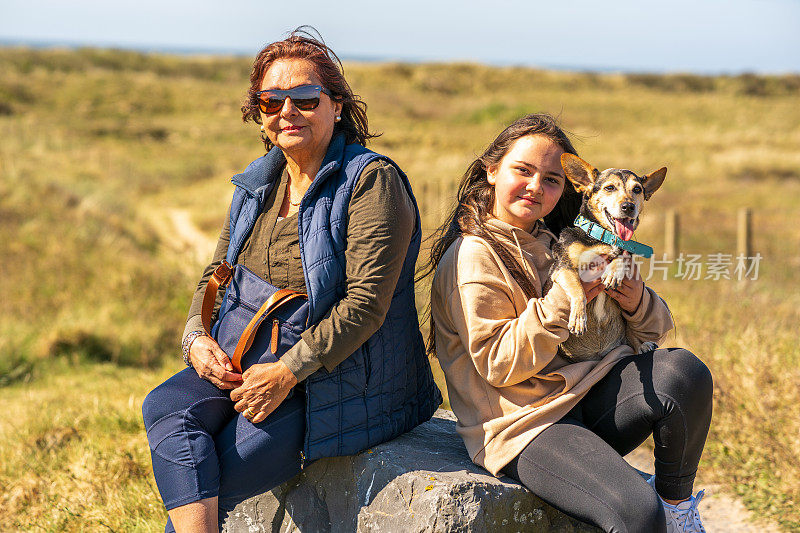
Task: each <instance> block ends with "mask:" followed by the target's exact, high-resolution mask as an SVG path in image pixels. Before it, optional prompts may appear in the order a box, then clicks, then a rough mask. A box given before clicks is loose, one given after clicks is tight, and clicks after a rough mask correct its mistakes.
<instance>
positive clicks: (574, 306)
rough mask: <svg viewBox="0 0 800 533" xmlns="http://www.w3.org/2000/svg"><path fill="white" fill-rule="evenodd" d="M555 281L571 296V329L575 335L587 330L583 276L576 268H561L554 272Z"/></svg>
mask: <svg viewBox="0 0 800 533" xmlns="http://www.w3.org/2000/svg"><path fill="white" fill-rule="evenodd" d="M552 278H553V281H555V282H557V283H558V284H559V285H561V287H562V288H563V289H564V292H566V293H567V297H568V298H569V304H570V306H569V326H568V327H569V331H570V333H573V334H575V335H583V334H584V333H585V332H586V325H587V317H586V293H585V292H584V290H583V285H582V284H581V278H580V276H578V272H577V271H576V270H571V269H569V268H563V267H562V268H560V269H558V270H556V271H555V272H553V275H552Z"/></svg>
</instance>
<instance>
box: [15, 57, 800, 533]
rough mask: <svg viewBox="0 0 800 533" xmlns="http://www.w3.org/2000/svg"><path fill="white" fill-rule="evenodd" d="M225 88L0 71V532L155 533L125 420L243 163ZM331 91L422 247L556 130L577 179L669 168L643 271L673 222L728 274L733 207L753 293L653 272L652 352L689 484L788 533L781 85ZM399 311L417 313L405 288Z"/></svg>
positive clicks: (548, 80)
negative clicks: (185, 222)
mask: <svg viewBox="0 0 800 533" xmlns="http://www.w3.org/2000/svg"><path fill="white" fill-rule="evenodd" d="M248 74H249V61H248V60H246V59H239V58H224V57H217V58H206V57H198V58H185V57H175V56H161V55H146V54H139V53H134V52H123V51H114V50H92V49H85V50H75V51H64V50H39V51H33V50H28V49H10V48H6V49H0V272H2V275H3V278H4V284H3V302H4V303H5V312H4V313H3V316H2V318H0V354H2V357H0V387H2V395H0V522H2V523H3V524H6V525H7V526H8V527H10V528H11V529H21V530H47V531H83V530H98V529H110V530H114V531H119V530H131V531H133V530H141V531H151V530H152V531H156V530H159V529H160V528H162V527H163V520H164V517H165V514H164V512H163V509H162V507H161V504H160V501H159V499H158V495H157V492H156V490H155V484H154V482H153V480H152V475H151V473H150V463H149V452H148V450H147V444H146V439H145V437H144V432H143V428H142V424H141V420H140V415H139V412H140V408H141V402H142V400H143V398H144V396H145V394H146V393H147V391H148V390H149V389H150V388H152V387H153V386H154V385H155V384H157V383H158V382H160V381H161V380H163V379H164V378H165V377H166V376H168V375H169V374H170V373H171V372H174V371H175V370H176V369H178V368H180V364H181V363H180V356H179V353H178V349H177V344H178V342H179V335H180V332H181V331H182V326H183V321H184V320H185V313H186V310H187V309H188V304H189V299H190V296H191V293H192V291H193V288H194V284H195V283H196V280H197V278H198V277H199V274H200V271H201V269H202V266H203V261H204V260H205V259H203V257H205V258H206V259H207V258H208V257H210V255H211V251H212V250H211V249H207V250H205V254H204V253H203V250H202V249H201V250H198V249H197V248H198V246H201V245H202V244H203V242H205V244H206V246H207V244H208V242H212V243H213V242H214V240H215V238H216V235H217V233H218V231H219V228H220V227H221V224H222V219H223V217H224V214H225V209H226V207H227V204H228V201H229V200H230V194H231V191H232V189H231V185H230V182H229V181H228V178H229V177H230V176H231V175H232V174H233V173H235V172H238V171H240V170H241V169H242V168H244V166H245V165H246V164H247V163H248V162H249V161H251V160H252V159H254V158H256V157H258V156H259V155H261V154H262V153H263V146H261V145H260V143H259V141H258V127H257V126H255V125H252V124H247V125H244V124H242V122H241V119H240V112H239V106H240V105H241V99H242V97H243V95H244V92H245V89H246V85H247V76H248ZM346 74H347V76H348V79H349V80H350V83H351V85H352V86H353V88H354V89H355V91H356V92H357V93H359V94H361V95H362V96H363V98H364V100H365V101H366V102H367V103H368V104H369V116H370V121H371V122H370V124H371V126H372V129H374V130H376V131H378V132H382V133H383V134H382V136H380V137H379V138H377V139H375V141H374V142H373V143H372V145H371V146H372V147H373V148H374V149H375V150H377V151H381V152H383V153H386V154H388V155H390V156H391V157H392V158H393V159H394V160H395V161H397V162H398V163H399V164H400V165H401V166H402V167H403V168H404V169H405V170H406V171H407V173H408V174H409V176H410V177H411V179H412V182H413V184H414V187H415V190H416V191H417V195H418V197H420V203H421V206H422V209H423V217H424V221H425V226H426V227H427V228H428V229H432V228H434V227H435V226H436V224H437V223H438V221H439V220H440V218H441V215H442V213H443V210H444V209H445V208H446V207H447V206H449V202H450V201H451V200H452V199H451V197H450V196H449V195H450V194H452V193H451V191H452V189H453V187H454V184H455V183H456V182H457V180H458V178H459V176H460V174H461V173H462V172H463V171H464V169H465V168H466V166H467V164H468V163H469V162H470V161H471V160H472V159H473V158H474V156H475V154H476V153H477V152H479V151H481V150H482V149H483V147H484V146H485V145H486V144H487V143H488V142H489V141H490V140H491V139H492V138H493V137H494V136H495V135H496V134H497V133H498V132H499V131H500V129H501V128H502V127H503V126H504V125H505V124H507V123H508V122H509V121H511V120H513V119H514V118H516V117H517V116H519V115H521V114H524V113H528V112H534V111H548V112H551V113H553V114H556V115H559V116H560V118H561V121H562V123H563V124H564V126H565V127H566V128H567V129H568V130H569V131H571V132H572V133H573V134H574V135H575V138H576V147H577V148H578V151H579V152H580V153H581V156H582V157H584V158H585V159H587V160H588V161H590V162H592V163H593V164H595V165H596V166H598V167H600V168H606V167H611V166H615V167H627V168H631V169H633V170H635V171H638V172H646V171H650V170H653V169H656V168H658V167H660V166H667V167H668V168H669V173H668V175H667V180H666V182H665V184H664V186H663V187H662V189H661V190H659V192H658V193H657V194H656V195H655V196H654V201H653V202H652V203H651V205H648V207H647V211H646V213H645V220H644V221H643V223H642V226H641V228H640V229H639V230H638V232H637V240H640V241H643V242H647V243H650V244H651V245H653V246H654V247H655V248H656V253H659V252H660V251H661V250H663V245H664V238H663V226H664V213H665V211H666V210H667V209H675V210H677V212H678V213H679V214H680V217H681V240H680V243H681V244H680V249H681V251H682V252H684V253H685V254H700V255H701V256H703V257H704V258H707V256H708V254H712V253H723V254H734V255H735V253H736V215H737V211H738V210H739V209H740V208H743V207H749V208H751V209H752V212H753V228H754V235H753V248H754V250H755V251H757V252H759V253H760V254H761V255H762V257H763V258H762V260H761V263H760V265H759V273H758V279H756V280H750V281H744V282H739V281H737V280H736V279H731V280H725V279H722V280H717V281H715V280H713V279H709V280H705V279H701V280H698V281H693V280H683V279H679V278H678V277H676V269H675V265H673V266H672V267H671V269H670V270H669V271H668V273H667V276H666V278H667V279H663V276H662V275H661V274H660V273H659V274H658V275H655V276H653V277H652V279H650V280H649V281H648V283H649V284H650V285H652V286H653V287H654V288H655V289H656V290H657V291H658V292H659V293H660V294H661V295H662V296H663V297H664V298H665V299H666V300H667V302H668V303H669V304H670V307H671V309H672V312H673V314H674V316H675V317H676V322H677V324H678V328H677V332H676V335H675V337H674V341H672V342H673V344H674V345H680V346H686V347H688V348H690V349H691V350H693V351H694V352H695V353H696V354H698V355H699V356H700V357H701V358H702V359H703V360H704V361H705V362H706V363H707V364H708V365H709V367H710V368H711V370H712V372H713V374H714V376H715V385H716V389H715V405H714V422H713V425H712V429H711V434H710V435H709V440H708V444H707V448H706V453H705V455H704V458H703V463H702V464H701V469H702V471H703V475H704V479H707V480H709V481H715V482H719V483H722V485H723V486H724V487H726V488H727V489H728V490H730V492H731V493H735V494H738V495H740V496H741V497H742V499H743V501H744V502H745V504H746V505H747V506H748V507H749V508H751V509H753V510H755V511H757V513H758V514H759V515H764V516H769V517H771V518H773V519H774V520H776V521H777V522H779V523H780V524H781V525H782V527H784V528H785V529H786V530H800V511H798V509H799V508H800V466H798V463H797V461H796V460H795V457H796V450H797V449H798V448H800V420H799V419H798V417H797V415H796V405H797V404H798V403H800V370H798V368H799V367H800V365H799V363H800V349H799V348H798V345H797V341H796V337H795V327H796V326H797V324H798V323H800V320H799V319H800V311H798V309H800V294H798V292H797V287H798V281H800V277H799V276H798V275H797V271H798V269H799V268H800V232H798V231H797V230H796V229H795V221H796V220H797V219H798V218H799V217H800V203H799V202H798V200H797V198H798V197H800V196H799V195H800V148H799V147H800V108H798V106H797V102H798V96H800V76H772V77H763V76H751V75H743V76H735V77H703V76H694V75H678V74H676V75H664V76H656V75H622V74H607V75H606V74H603V75H600V74H594V73H566V72H547V71H539V70H533V69H524V68H494V67H486V66H480V65H471V64H421V65H406V64H348V65H347V66H346ZM422 191H425V194H421V192H422ZM432 191H444V194H443V195H441V196H438V195H436V194H433V192H432ZM176 212H179V213H181V214H184V215H186V216H187V217H188V219H189V220H190V221H191V222H192V223H193V224H194V225H195V226H196V227H197V228H199V229H200V230H201V231H202V232H203V236H204V237H205V241H200V242H198V241H197V239H194V240H192V239H191V238H188V237H187V236H186V235H185V234H184V233H182V232H181V231H180V229H179V228H177V227H176V226H175V223H174V222H175V219H174V217H173V216H172V215H171V214H174V213H176ZM201 248H202V246H201ZM732 268H733V267H731V270H730V273H731V277H734V278H735V275H733V270H732ZM647 273H648V272H647V271H646V269H645V274H647ZM702 275H703V277H705V275H706V271H705V270H704V271H703V272H702ZM418 296H419V298H418V299H419V302H418V303H419V306H420V309H422V308H423V307H424V305H425V304H426V299H427V291H426V287H425V284H424V283H423V284H422V285H421V286H420V288H419V294H418ZM440 377H441V376H439V378H440ZM439 383H440V385H442V387H443V381H442V380H441V379H439ZM5 527H6V526H4V528H5Z"/></svg>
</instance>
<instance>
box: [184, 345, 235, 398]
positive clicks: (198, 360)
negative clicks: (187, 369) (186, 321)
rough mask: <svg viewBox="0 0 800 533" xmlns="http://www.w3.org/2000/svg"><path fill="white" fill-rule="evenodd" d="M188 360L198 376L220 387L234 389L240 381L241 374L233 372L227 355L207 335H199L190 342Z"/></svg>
mask: <svg viewBox="0 0 800 533" xmlns="http://www.w3.org/2000/svg"><path fill="white" fill-rule="evenodd" d="M189 360H190V361H191V363H192V367H193V368H194V369H195V371H196V372H197V375H198V376H200V377H201V378H203V379H205V380H206V381H209V382H211V383H213V384H214V385H216V386H217V387H219V388H220V389H234V388H236V387H238V386H239V385H240V384H241V383H242V375H241V374H239V373H237V372H234V370H233V366H232V365H231V360H230V358H229V357H228V355H227V354H226V353H225V352H224V351H222V348H220V347H219V344H217V341H215V340H214V339H212V338H211V337H209V336H208V335H201V336H199V337H197V338H196V339H195V340H194V341H193V342H192V346H191V347H190V348H189Z"/></svg>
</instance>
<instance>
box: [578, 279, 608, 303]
mask: <svg viewBox="0 0 800 533" xmlns="http://www.w3.org/2000/svg"><path fill="white" fill-rule="evenodd" d="M581 285H583V292H585V293H586V303H589V302H591V301H592V300H594V299H595V297H597V295H598V294H600V293H601V292H603V289H604V288H605V287H604V286H603V282H602V281H601V280H600V279H596V280H594V281H583V280H581Z"/></svg>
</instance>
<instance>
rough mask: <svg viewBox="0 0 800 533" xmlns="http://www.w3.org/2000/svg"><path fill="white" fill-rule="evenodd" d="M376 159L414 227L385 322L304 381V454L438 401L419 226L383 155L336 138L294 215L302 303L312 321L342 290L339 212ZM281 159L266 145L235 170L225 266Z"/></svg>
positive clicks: (346, 444)
mask: <svg viewBox="0 0 800 533" xmlns="http://www.w3.org/2000/svg"><path fill="white" fill-rule="evenodd" d="M376 159H383V160H385V161H387V162H389V163H391V164H392V165H394V166H395V167H396V168H397V169H398V172H399V173H400V176H401V177H402V179H403V183H404V184H405V186H406V189H407V190H408V194H409V196H410V197H411V199H412V202H413V203H414V206H415V211H416V226H415V230H414V234H413V236H412V238H411V244H410V245H409V248H408V252H406V257H405V261H404V263H403V269H402V272H401V274H400V279H399V280H398V282H397V287H396V289H395V292H394V295H393V296H392V302H391V305H390V307H389V311H388V313H387V314H386V319H385V320H384V322H383V324H382V325H381V327H380V328H378V331H376V332H375V333H374V334H373V335H372V336H371V337H370V338H369V339H368V340H367V342H365V343H364V344H363V345H362V346H360V347H359V348H358V349H357V350H356V351H355V352H354V353H353V354H352V355H351V356H349V357H348V358H347V359H345V360H344V361H343V362H342V363H341V364H339V366H337V367H336V368H335V369H334V370H333V371H332V372H328V371H327V370H326V369H325V368H322V369H320V370H318V371H317V372H315V373H314V374H312V375H311V376H310V377H309V378H308V379H307V380H306V381H305V382H304V383H305V389H306V433H305V444H304V450H303V452H304V455H305V457H306V459H307V460H309V461H313V460H315V459H319V458H320V457H332V456H338V455H351V454H354V453H357V452H359V451H361V450H363V449H365V448H368V447H370V446H374V445H376V444H379V443H381V442H385V441H387V440H390V439H393V438H394V437H396V436H398V435H400V434H402V433H405V432H406V431H409V430H411V429H412V428H414V427H415V426H417V425H419V424H421V423H422V422H425V421H426V420H428V419H429V418H430V417H431V416H433V413H434V411H436V408H437V407H438V406H439V404H440V403H441V402H442V396H441V394H440V393H439V390H438V388H437V387H436V384H435V383H434V381H433V376H432V374H431V369H430V364H429V363H428V358H427V356H426V354H425V348H424V344H423V342H422V335H421V334H420V331H419V323H418V319H417V310H416V306H415V304H414V269H415V263H416V260H417V254H418V253H419V247H420V241H421V235H422V231H421V224H420V217H419V210H418V209H417V207H416V200H415V199H414V195H413V194H412V192H411V184H410V183H409V181H408V178H407V177H406V175H405V174H404V173H403V171H402V170H400V169H399V167H397V165H395V164H394V162H392V161H391V160H390V159H389V158H387V157H385V156H383V155H380V154H376V153H375V152H372V151H370V150H368V149H367V148H364V147H363V146H361V145H358V144H349V145H346V144H345V138H344V135H341V134H339V135H336V136H335V137H334V138H333V139H332V140H331V143H330V145H329V147H328V152H327V154H326V156H325V159H324V161H323V163H322V166H321V167H320V170H319V172H318V173H317V175H316V177H315V178H314V181H313V182H312V183H311V186H310V187H309V188H308V191H307V192H306V194H305V196H304V197H303V200H302V202H301V203H300V208H299V214H298V232H299V236H300V255H301V261H302V264H303V274H304V276H305V280H306V290H307V292H308V302H309V325H313V324H316V323H318V322H319V321H320V319H322V317H324V316H325V314H326V313H327V312H328V310H329V309H331V308H332V307H333V305H334V304H335V303H336V302H337V301H339V300H341V299H342V298H343V297H344V296H345V293H346V283H345V255H344V254H345V248H346V247H347V240H346V236H347V213H348V206H349V204H350V197H351V195H352V192H353V187H354V186H355V184H356V180H357V179H358V177H359V176H360V175H361V173H362V171H363V170H364V167H365V166H366V165H367V164H368V163H370V162H371V161H374V160H376ZM285 162H286V160H285V158H284V155H283V153H282V152H281V151H280V150H279V149H277V148H273V149H272V150H270V152H269V153H267V154H266V155H265V156H263V157H260V158H259V159H256V160H255V161H253V162H252V163H250V165H248V167H247V168H246V169H245V171H244V172H242V173H241V174H237V175H235V176H233V178H232V179H231V181H232V182H233V183H234V185H236V189H235V191H234V193H233V200H232V202H231V213H230V235H231V240H230V245H229V247H228V255H227V260H228V262H229V263H230V264H234V263H235V261H236V258H237V256H238V255H239V252H240V251H241V249H242V246H243V245H244V243H245V241H246V240H247V238H248V237H249V235H250V232H251V231H252V229H253V225H254V224H255V221H256V218H257V217H258V215H259V214H260V213H261V211H262V210H263V206H264V201H265V199H266V198H267V197H268V196H269V193H270V191H271V190H272V187H273V186H275V184H276V183H278V181H279V180H280V175H281V172H282V170H283V166H284V164H285Z"/></svg>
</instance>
